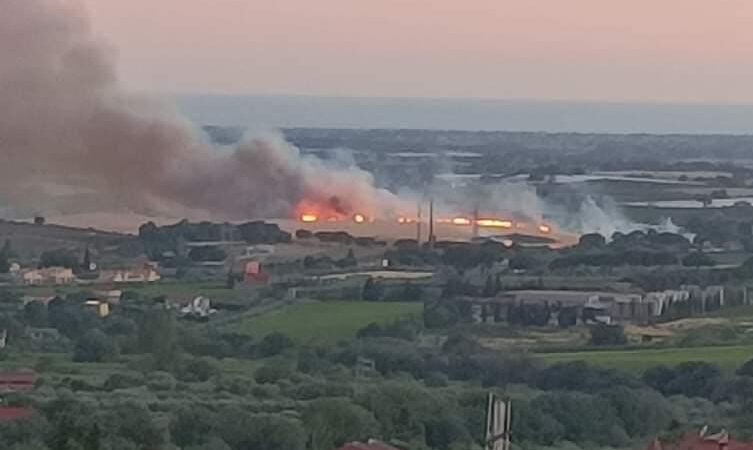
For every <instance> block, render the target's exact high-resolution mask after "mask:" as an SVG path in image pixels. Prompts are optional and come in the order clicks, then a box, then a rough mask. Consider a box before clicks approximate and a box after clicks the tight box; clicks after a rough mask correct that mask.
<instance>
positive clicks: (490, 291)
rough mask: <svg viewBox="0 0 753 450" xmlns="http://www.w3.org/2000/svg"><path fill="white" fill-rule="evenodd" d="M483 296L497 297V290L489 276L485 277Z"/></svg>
mask: <svg viewBox="0 0 753 450" xmlns="http://www.w3.org/2000/svg"><path fill="white" fill-rule="evenodd" d="M483 295H484V297H494V296H495V295H497V290H496V287H495V286H494V280H492V276H491V275H489V276H487V277H486V284H484V291H483Z"/></svg>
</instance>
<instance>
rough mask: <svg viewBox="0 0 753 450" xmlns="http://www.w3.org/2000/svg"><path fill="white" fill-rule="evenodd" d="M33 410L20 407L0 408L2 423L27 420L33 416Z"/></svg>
mask: <svg viewBox="0 0 753 450" xmlns="http://www.w3.org/2000/svg"><path fill="white" fill-rule="evenodd" d="M33 412H34V411H33V410H32V409H31V408H24V407H18V406H0V421H9V420H18V419H25V418H27V417H29V416H31V415H32V414H33Z"/></svg>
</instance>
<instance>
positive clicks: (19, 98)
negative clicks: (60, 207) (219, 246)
mask: <svg viewBox="0 0 753 450" xmlns="http://www.w3.org/2000/svg"><path fill="white" fill-rule="evenodd" d="M1 10H2V12H0V157H1V159H2V161H0V203H2V200H5V202H6V203H10V205H16V206H18V205H20V204H24V205H32V207H34V208H38V209H44V208H45V206H46V205H47V204H48V201H49V199H50V194H51V193H52V194H56V193H59V192H60V191H61V190H62V189H63V188H65V189H68V190H70V189H73V190H74V191H76V192H78V193H80V194H82V195H83V194H87V195H90V196H92V197H93V198H98V199H100V200H102V199H105V202H106V203H108V204H109V205H110V206H115V207H119V208H127V209H130V210H132V211H137V212H142V213H156V214H158V213H160V212H164V211H172V212H176V211H181V212H187V211H191V210H193V211H201V212H204V213H211V214H214V215H216V216H219V217H225V218H229V219H230V218H250V217H270V216H275V217H283V216H285V215H288V214H290V213H291V211H293V209H294V207H295V205H296V204H297V203H298V202H299V201H300V200H302V199H304V198H305V199H308V200H309V201H311V202H315V203H317V202H321V203H325V204H328V205H336V206H337V207H338V209H341V210H343V211H346V210H348V209H352V208H354V207H355V206H356V205H357V206H358V207H359V208H361V210H364V209H365V210H368V209H377V208H379V209H380V210H389V209H390V208H391V207H392V208H394V207H396V205H397V199H396V197H394V196H393V195H391V194H390V193H388V192H386V191H383V190H377V189H375V188H374V187H373V185H372V182H371V177H370V175H368V174H367V173H365V172H363V171H359V170H355V169H352V170H351V169H349V170H344V169H337V170H334V169H331V168H328V167H325V165H324V163H322V162H320V161H318V160H314V159H306V158H302V157H301V156H300V154H299V152H298V150H297V149H295V148H293V147H292V146H290V145H288V144H287V143H285V142H284V141H283V140H282V139H280V138H279V137H271V138H269V137H267V138H257V139H253V140H249V141H247V142H245V143H243V144H241V145H239V146H238V147H237V148H235V149H232V150H227V149H223V148H215V147H212V146H209V145H207V144H205V143H204V142H203V141H202V139H200V138H199V137H198V135H197V134H196V133H195V132H194V130H193V129H192V128H191V126H190V125H189V124H188V122H187V121H186V120H183V119H181V118H179V117H178V115H177V114H174V113H171V112H165V110H164V108H157V107H155V105H152V104H149V103H148V102H147V101H145V100H143V99H139V98H135V97H134V96H131V95H129V94H127V93H126V92H124V91H123V90H121V89H120V88H119V86H118V82H117V76H116V74H115V70H114V64H113V61H112V59H111V56H110V53H109V52H108V51H107V49H106V48H104V47H103V46H102V45H101V44H100V43H98V42H97V41H96V40H95V39H94V38H93V36H92V33H91V31H90V29H89V26H88V23H87V21H86V19H85V16H84V14H83V13H82V11H81V10H80V8H79V7H78V6H76V4H73V3H71V2H70V1H65V0H2V7H1ZM0 206H3V205H2V204H0ZM364 212H368V211H364Z"/></svg>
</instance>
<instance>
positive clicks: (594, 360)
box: [538, 345, 753, 373]
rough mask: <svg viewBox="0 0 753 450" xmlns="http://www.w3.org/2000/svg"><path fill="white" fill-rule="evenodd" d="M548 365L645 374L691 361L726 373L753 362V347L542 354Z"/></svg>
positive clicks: (736, 346) (541, 356)
mask: <svg viewBox="0 0 753 450" xmlns="http://www.w3.org/2000/svg"><path fill="white" fill-rule="evenodd" d="M538 356H539V357H540V358H542V359H543V360H544V361H545V362H546V363H549V364H553V363H558V362H569V361H581V360H582V361H585V362H587V363H589V364H596V365H599V366H604V367H610V368H614V369H619V370H624V371H626V372H631V373H641V372H643V371H644V370H646V369H647V368H649V367H652V366H657V365H660V364H664V365H669V366H672V365H677V364H680V363H683V362H687V361H705V362H710V363H714V364H718V365H719V366H720V367H721V368H722V369H724V370H726V371H730V372H732V371H734V370H735V369H736V368H737V367H738V366H740V365H741V364H742V363H744V362H745V361H747V360H749V359H752V358H753V345H735V346H724V347H690V348H667V349H646V350H603V351H601V350H600V351H585V352H571V353H542V354H540V355H538Z"/></svg>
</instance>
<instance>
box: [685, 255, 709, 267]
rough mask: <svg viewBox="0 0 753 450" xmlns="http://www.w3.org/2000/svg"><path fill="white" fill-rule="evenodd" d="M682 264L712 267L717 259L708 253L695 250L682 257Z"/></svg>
mask: <svg viewBox="0 0 753 450" xmlns="http://www.w3.org/2000/svg"><path fill="white" fill-rule="evenodd" d="M682 265H683V266H685V267H711V266H715V265H716V261H714V258H712V257H710V256H709V255H707V254H706V253H703V252H693V253H689V254H688V255H687V256H685V257H684V258H682Z"/></svg>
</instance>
